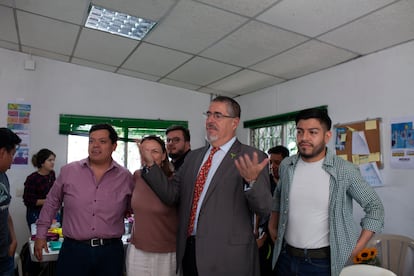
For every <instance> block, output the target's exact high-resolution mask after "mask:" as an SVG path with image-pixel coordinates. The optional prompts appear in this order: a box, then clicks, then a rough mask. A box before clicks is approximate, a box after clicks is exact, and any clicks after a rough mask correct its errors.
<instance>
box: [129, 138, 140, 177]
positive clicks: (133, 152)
mask: <svg viewBox="0 0 414 276" xmlns="http://www.w3.org/2000/svg"><path fill="white" fill-rule="evenodd" d="M127 147H128V162H127V163H128V165H127V167H128V170H129V171H130V172H131V173H133V172H135V171H136V170H138V169H140V168H141V156H140V155H139V150H138V146H137V144H136V143H135V142H128V144H127Z"/></svg>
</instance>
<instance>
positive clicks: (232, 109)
mask: <svg viewBox="0 0 414 276" xmlns="http://www.w3.org/2000/svg"><path fill="white" fill-rule="evenodd" d="M211 102H220V103H225V104H226V105H227V112H228V113H229V115H230V116H232V117H235V118H240V114H241V110H240V105H239V103H238V102H236V101H235V100H234V99H232V98H230V97H226V96H217V97H215V98H214V99H213V100H212V101H211Z"/></svg>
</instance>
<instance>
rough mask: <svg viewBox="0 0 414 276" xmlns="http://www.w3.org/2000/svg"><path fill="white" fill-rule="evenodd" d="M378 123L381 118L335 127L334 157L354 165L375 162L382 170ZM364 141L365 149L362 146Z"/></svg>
mask: <svg viewBox="0 0 414 276" xmlns="http://www.w3.org/2000/svg"><path fill="white" fill-rule="evenodd" d="M380 123H381V118H375V119H367V120H364V121H358V122H351V123H345V124H337V125H335V126H334V127H335V130H336V137H335V139H336V140H335V149H336V155H338V156H340V157H342V158H343V159H345V160H348V161H350V162H352V163H354V164H356V165H361V164H365V163H370V162H376V163H377V166H378V168H379V169H382V168H383V161H382V152H381V141H380V133H381V132H380ZM353 139H355V140H353ZM364 139H365V141H366V146H367V147H365V146H364V145H363V144H364V142H363V141H364Z"/></svg>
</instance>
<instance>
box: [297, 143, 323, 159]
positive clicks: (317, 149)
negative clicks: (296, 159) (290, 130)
mask: <svg viewBox="0 0 414 276" xmlns="http://www.w3.org/2000/svg"><path fill="white" fill-rule="evenodd" d="M325 148H326V144H324V143H321V144H318V145H316V146H315V145H313V147H312V151H311V152H310V153H306V151H305V150H302V148H301V146H300V145H299V147H298V149H299V153H300V155H301V156H302V157H303V158H304V159H312V158H313V157H316V156H318V155H319V154H320V153H322V152H323V151H324V150H325Z"/></svg>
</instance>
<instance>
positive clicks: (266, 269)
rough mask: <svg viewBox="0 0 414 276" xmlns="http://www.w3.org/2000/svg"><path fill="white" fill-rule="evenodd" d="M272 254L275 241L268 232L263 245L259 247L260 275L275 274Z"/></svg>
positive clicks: (268, 275)
mask: <svg viewBox="0 0 414 276" xmlns="http://www.w3.org/2000/svg"><path fill="white" fill-rule="evenodd" d="M272 256H273V242H272V239H271V238H270V235H269V234H268V235H267V238H266V240H265V242H264V244H263V246H262V247H260V248H259V261H260V276H272V275H274V273H273V269H272Z"/></svg>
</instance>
